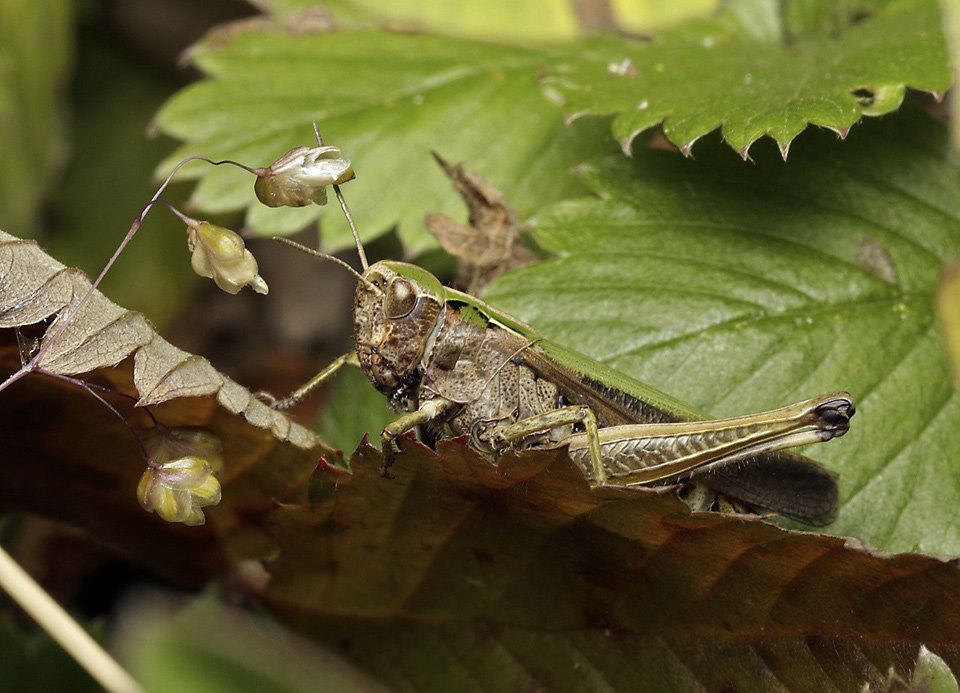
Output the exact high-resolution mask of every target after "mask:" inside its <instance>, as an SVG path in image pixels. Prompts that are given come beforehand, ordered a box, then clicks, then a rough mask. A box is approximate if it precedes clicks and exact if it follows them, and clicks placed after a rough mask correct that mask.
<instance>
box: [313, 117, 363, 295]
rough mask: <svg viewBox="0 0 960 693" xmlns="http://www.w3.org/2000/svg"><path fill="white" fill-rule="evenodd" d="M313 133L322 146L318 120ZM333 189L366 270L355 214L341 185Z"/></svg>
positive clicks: (318, 144)
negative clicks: (351, 212)
mask: <svg viewBox="0 0 960 693" xmlns="http://www.w3.org/2000/svg"><path fill="white" fill-rule="evenodd" d="M313 134H314V135H316V136H317V146H318V147H322V146H323V138H322V137H321V136H320V129H319V128H318V127H317V123H316V121H314V123H313ZM333 191H334V192H335V193H336V194H337V200H339V202H340V208H341V209H342V210H343V215H344V216H345V217H346V218H347V223H348V224H350V230H351V231H352V232H353V240H354V241H356V242H357V254H358V255H359V256H360V264H361V265H362V266H363V271H364V272H366V271H367V268H368V267H370V265H369V263H368V262H367V254H366V253H365V252H364V250H363V244H362V243H360V234H359V233H357V225H356V224H354V223H353V215H351V214H350V210H349V209H347V202H346V200H344V199H343V193H341V192H340V186H339V185H337V184H336V183H334V184H333ZM325 257H330V256H325ZM330 259H331V260H336V258H330ZM338 262H339V261H338ZM348 266H349V265H348ZM350 271H351V272H352V271H353V268H351V270H350ZM354 274H356V272H354ZM364 281H365V280H364ZM367 284H370V282H367Z"/></svg>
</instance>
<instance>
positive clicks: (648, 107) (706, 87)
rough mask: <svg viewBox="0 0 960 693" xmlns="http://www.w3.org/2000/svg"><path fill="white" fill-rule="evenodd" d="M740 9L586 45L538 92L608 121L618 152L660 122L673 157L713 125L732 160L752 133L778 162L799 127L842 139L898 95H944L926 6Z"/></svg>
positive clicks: (932, 9)
mask: <svg viewBox="0 0 960 693" xmlns="http://www.w3.org/2000/svg"><path fill="white" fill-rule="evenodd" d="M749 4H750V3H734V4H733V6H732V7H731V8H730V9H728V10H727V11H726V12H725V13H723V14H721V15H720V16H718V17H717V18H715V19H711V20H706V21H703V22H696V23H691V24H690V25H688V26H685V27H683V28H681V29H678V30H676V31H674V32H671V33H669V34H667V35H664V36H662V37H659V38H658V39H657V40H655V41H652V42H640V41H635V40H631V39H624V38H616V37H605V38H600V39H595V40H594V41H593V42H591V43H589V44H588V47H587V50H585V51H584V52H583V54H582V57H581V58H579V59H576V60H571V61H569V62H568V63H566V64H554V65H552V66H550V67H549V68H548V69H547V72H546V75H545V78H544V82H545V83H546V84H548V85H550V86H552V87H553V88H554V89H555V90H556V93H557V95H558V96H559V97H562V98H564V99H565V100H566V104H565V106H564V108H565V109H566V110H567V112H569V113H571V114H574V115H582V114H587V113H612V114H616V118H615V119H614V123H613V132H614V135H615V136H616V137H617V139H618V140H619V141H620V142H621V143H622V144H623V146H624V148H629V146H630V142H631V141H632V140H633V138H634V137H635V136H636V135H637V134H638V133H640V132H642V131H643V130H646V129H648V128H651V127H653V126H654V125H657V124H658V123H661V122H662V123H663V130H664V133H665V134H666V136H667V138H668V139H670V141H672V142H673V143H674V144H676V145H677V146H679V147H681V148H682V149H683V150H684V151H688V150H689V148H690V147H691V146H692V145H693V143H694V142H695V141H696V140H697V139H699V138H700V137H702V136H703V135H705V134H706V133H708V132H710V131H712V130H715V129H716V128H718V127H722V128H723V136H724V139H725V140H726V141H727V142H728V143H729V144H730V146H732V147H733V148H734V149H736V150H737V151H739V152H740V153H741V155H742V156H744V157H746V156H747V151H748V149H749V148H750V145H752V144H753V143H754V142H755V141H756V140H757V139H758V138H760V137H762V136H764V135H769V136H770V137H772V138H773V139H774V140H775V141H776V142H777V143H778V144H779V145H780V147H781V150H782V152H783V154H784V156H785V155H786V152H787V149H788V148H789V146H790V143H791V142H792V141H793V139H794V138H795V137H796V136H797V135H798V134H799V133H800V132H802V131H803V129H804V128H805V127H806V126H807V125H808V124H813V125H820V126H823V127H827V128H830V129H832V130H835V131H836V132H839V133H841V134H845V133H846V132H847V130H848V129H849V128H850V127H851V126H852V125H853V124H854V123H856V122H857V121H858V120H859V119H860V118H861V117H862V116H864V115H880V114H883V113H889V112H890V111H893V110H895V109H896V108H898V107H899V106H900V103H901V101H902V99H903V94H904V91H905V88H906V87H912V88H915V89H922V90H926V91H930V92H943V91H944V90H946V89H947V87H948V86H949V85H950V82H951V75H950V71H949V67H948V61H947V52H946V46H945V42H944V37H943V30H942V28H941V24H940V12H939V6H938V4H937V3H936V2H934V1H933V0H922V1H920V2H917V1H915V0H900V1H898V2H890V3H874V4H875V5H876V7H870V6H865V7H862V8H859V11H849V10H847V11H837V10H836V9H835V8H826V7H823V6H821V5H818V4H817V3H804V4H802V6H803V7H806V8H807V10H808V12H806V13H803V12H802V11H801V10H796V11H793V12H788V16H787V17H785V18H779V17H776V16H773V17H772V18H771V17H769V16H766V15H763V16H766V17H767V19H766V20H764V19H762V18H761V15H758V14H757V13H750V12H745V11H744V5H749ZM753 4H754V5H757V4H759V5H761V6H763V5H764V3H753ZM795 5H797V4H796V3H790V4H789V6H790V7H794V6H795ZM811 6H812V9H811ZM778 19H779V20H780V21H779V22H777V21H776V20H778ZM778 32H779V36H777V35H776V34H777V33H778Z"/></svg>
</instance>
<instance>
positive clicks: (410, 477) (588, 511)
mask: <svg viewBox="0 0 960 693" xmlns="http://www.w3.org/2000/svg"><path fill="white" fill-rule="evenodd" d="M401 448H402V452H401V454H400V455H399V457H398V460H397V464H396V465H395V467H394V472H395V474H396V479H395V480H392V481H388V480H384V479H382V478H380V477H379V476H378V473H377V469H378V467H379V465H380V462H381V458H380V454H379V452H378V451H377V450H375V449H373V448H371V447H369V446H361V448H360V449H358V450H357V452H356V453H355V454H354V457H353V459H352V461H351V468H352V469H353V470H354V475H353V478H345V479H341V480H338V481H339V486H338V487H337V488H336V489H335V491H334V489H333V488H332V484H331V485H330V486H331V488H330V489H328V490H329V492H330V495H329V496H328V497H327V498H326V499H325V500H322V501H318V502H316V503H315V504H314V505H309V506H308V505H284V506H281V507H279V508H278V509H277V510H276V511H275V512H274V513H273V515H272V517H271V524H272V529H273V532H274V534H275V536H276V538H277V541H278V543H279V544H280V546H281V549H282V551H281V554H280V556H279V558H277V560H275V561H274V562H272V563H271V564H270V565H269V566H268V567H269V569H270V571H271V572H272V574H273V580H272V581H271V583H270V586H269V589H268V591H267V592H266V594H265V599H266V602H267V604H268V605H269V606H270V607H271V608H272V609H273V610H274V612H275V613H277V614H279V615H280V616H281V617H282V618H284V619H285V620H287V621H289V622H291V623H292V624H295V625H296V626H297V627H298V628H300V629H302V630H304V631H306V632H308V633H310V634H312V635H313V636H314V637H317V638H318V639H320V640H322V641H325V642H326V643H328V644H330V645H331V646H332V647H336V648H339V649H340V651H341V652H343V653H344V654H345V655H346V656H347V657H349V658H351V659H353V660H354V661H356V662H357V663H359V664H360V665H362V666H364V667H365V668H366V669H367V670H368V671H371V672H372V673H374V674H375V675H376V676H377V677H378V678H380V679H381V680H382V681H384V682H385V683H387V684H388V685H389V686H391V687H392V688H394V689H397V690H418V691H430V690H437V691H446V690H531V689H544V690H584V689H589V690H708V691H713V690H739V691H770V690H778V691H811V690H851V691H852V690H881V689H882V687H883V685H884V684H885V682H886V681H888V680H889V677H890V675H891V672H893V673H895V674H896V675H897V676H899V677H901V678H902V679H903V680H910V677H911V674H912V671H913V669H914V667H915V666H916V664H917V660H918V656H919V653H920V652H921V648H922V646H926V648H928V649H929V650H931V651H933V652H935V653H936V654H937V655H938V656H939V657H941V658H943V659H944V660H945V661H946V663H947V665H948V666H949V667H950V668H951V669H952V670H953V671H954V672H955V671H957V668H958V665H960V571H958V569H957V568H958V566H957V562H956V561H943V560H939V559H934V558H930V557H926V556H921V555H915V554H903V555H895V556H893V555H885V554H881V553H879V552H876V551H873V550H870V549H868V548H866V547H864V546H862V545H860V544H859V543H858V542H856V541H853V540H845V539H843V538H838V537H830V536H825V535H819V534H814V533H802V532H792V531H787V530H784V529H781V528H779V527H776V526H774V525H771V524H768V523H766V522H763V521H760V520H756V519H744V518H739V517H731V516H722V515H715V514H694V515H692V514H690V512H689V511H688V510H687V508H686V506H685V505H683V504H682V503H681V502H680V501H679V500H678V499H677V498H676V497H674V496H673V495H672V494H671V493H670V492H666V491H660V492H654V491H650V490H613V489H606V490H602V491H591V490H590V489H589V488H588V486H587V484H586V482H585V481H584V479H583V476H582V474H581V473H580V472H579V470H578V469H577V468H576V467H575V466H574V465H573V464H572V463H571V462H570V461H569V459H567V457H566V456H565V455H562V454H546V453H533V454H532V453H530V452H525V453H522V454H520V455H512V454H511V455H507V456H505V457H504V458H503V459H501V462H500V465H499V466H498V467H494V466H492V465H490V464H489V463H487V462H486V461H484V460H482V459H481V458H479V457H478V456H477V455H476V454H474V453H473V452H472V451H470V450H469V449H468V448H466V447H465V445H464V444H462V443H461V442H458V441H442V442H441V443H440V444H439V446H438V452H439V455H438V454H435V453H433V452H431V451H429V450H428V449H426V448H425V447H423V446H422V445H420V444H418V443H415V442H412V441H410V440H408V439H405V440H403V441H402V445H401ZM319 495H320V494H319V493H318V488H317V487H316V485H315V487H314V497H315V498H316V497H318V496H319Z"/></svg>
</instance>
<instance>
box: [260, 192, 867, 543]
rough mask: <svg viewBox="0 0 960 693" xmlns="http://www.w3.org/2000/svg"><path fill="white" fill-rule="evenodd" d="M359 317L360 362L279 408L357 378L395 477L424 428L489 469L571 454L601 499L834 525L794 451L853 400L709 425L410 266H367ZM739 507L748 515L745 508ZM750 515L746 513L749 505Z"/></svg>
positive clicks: (830, 488)
mask: <svg viewBox="0 0 960 693" xmlns="http://www.w3.org/2000/svg"><path fill="white" fill-rule="evenodd" d="M334 189H335V190H336V192H337V196H338V198H339V199H340V203H341V206H342V207H343V208H344V212H345V213H346V214H347V219H348V221H349V222H350V226H351V228H352V229H353V233H354V238H355V240H356V244H357V251H358V254H359V256H360V261H361V264H362V267H363V272H362V273H360V272H357V271H356V270H354V269H353V268H351V267H350V266H349V265H347V264H346V263H344V262H343V261H341V260H339V259H337V258H334V257H332V256H329V255H326V254H324V253H320V252H318V251H315V250H313V249H311V248H307V247H305V246H302V245H300V244H297V243H294V242H292V241H289V240H286V239H282V238H280V239H277V240H281V241H284V242H286V243H288V244H289V245H293V246H295V247H297V248H299V249H301V250H303V251H305V252H307V253H310V254H313V255H316V256H318V257H321V258H324V259H328V260H331V261H333V262H336V263H338V264H340V265H342V266H344V267H346V268H347V269H348V270H350V271H351V272H353V274H354V275H356V277H357V279H358V284H357V290H356V296H355V301H354V307H353V318H354V328H355V345H356V348H355V350H354V351H352V352H350V353H348V354H345V355H343V356H341V357H340V358H338V359H336V360H335V361H334V362H333V363H332V364H331V365H330V366H328V367H327V368H326V369H324V370H323V371H322V372H321V373H319V374H318V375H317V376H315V377H314V378H313V379H312V380H310V381H309V382H308V383H306V384H305V385H304V386H303V387H301V388H300V389H298V390H297V391H296V392H294V393H293V394H292V395H290V396H289V397H288V398H286V399H285V400H282V401H279V402H274V403H273V404H274V406H276V407H278V408H282V407H286V406H290V405H292V404H294V403H296V402H299V401H300V400H302V399H303V398H304V397H306V396H307V395H308V394H309V393H310V392H312V391H313V390H314V389H315V388H317V387H318V386H319V385H320V384H321V383H323V382H324V381H326V380H327V379H328V378H330V377H331V376H332V375H333V374H334V373H335V372H336V371H337V370H339V369H340V368H341V367H343V366H344V365H351V366H355V367H359V368H360V370H361V371H362V372H363V373H364V374H365V375H366V376H367V378H369V380H370V382H371V383H372V384H373V386H374V387H375V388H377V390H379V391H380V392H381V393H383V394H384V395H385V396H386V397H387V400H388V405H389V407H390V409H391V410H393V411H395V412H397V413H399V414H400V416H399V418H397V419H396V420H395V421H393V422H392V423H391V424H389V425H387V426H386V428H384V429H383V431H382V433H381V436H380V437H381V444H382V449H383V467H382V468H381V473H382V474H383V476H385V477H389V468H390V466H391V465H392V464H393V461H394V456H395V452H394V441H395V440H396V439H397V438H398V437H399V436H401V435H403V434H404V433H406V432H408V431H410V430H412V429H414V428H416V427H418V426H426V427H428V429H430V431H431V433H433V434H434V436H435V437H438V438H442V437H455V436H466V437H467V439H468V440H469V443H470V445H471V447H472V448H473V449H475V450H476V451H478V452H479V453H480V454H481V455H483V456H485V457H486V458H487V459H489V460H491V461H496V460H497V459H498V458H499V456H500V455H501V454H502V453H503V452H504V451H506V450H524V449H531V448H536V449H555V448H566V450H567V452H568V453H569V455H570V457H571V459H572V460H573V461H574V462H575V463H576V464H577V465H578V466H579V467H580V469H581V470H582V471H583V472H584V475H585V476H586V478H587V480H588V482H589V483H590V485H591V486H592V487H600V486H638V485H668V484H681V485H682V493H685V500H686V501H687V502H688V504H689V505H690V506H691V507H692V508H693V509H694V510H707V509H710V508H711V507H714V505H715V503H716V504H717V505H718V506H719V507H720V508H721V509H727V510H734V511H742V510H746V509H747V508H749V507H751V506H759V507H760V508H765V509H767V510H771V511H774V512H776V513H779V514H781V515H783V516H785V517H789V518H792V519H794V520H797V521H799V522H802V523H805V524H809V525H814V526H822V525H826V524H829V523H830V522H832V521H833V519H834V518H835V516H836V513H837V502H838V493H837V485H836V475H835V474H833V473H831V472H829V471H828V470H826V469H825V468H823V467H822V466H820V465H819V464H818V463H816V462H814V461H812V460H809V459H807V458H805V457H801V456H800V455H797V454H793V453H790V452H785V449H786V448H790V447H794V446H799V445H807V444H810V443H817V442H822V441H827V440H830V439H831V438H835V437H839V436H842V435H843V434H844V433H846V432H847V430H848V429H849V425H850V417H852V416H853V414H854V412H855V407H854V404H853V401H852V400H851V399H850V396H849V395H848V394H847V393H845V392H836V393H833V394H829V395H823V396H820V397H814V398H812V399H808V400H805V401H803V402H799V403H797V404H793V405H790V406H786V407H783V408H781V409H775V410H772V411H768V412H764V413H760V414H753V415H748V416H740V417H734V418H728V419H714V420H711V419H710V418H709V417H708V416H707V415H705V414H703V413H701V412H699V411H697V410H695V409H693V408H691V407H689V406H687V405H686V404H684V403H682V402H680V401H679V400H676V399H674V398H672V397H670V396H669V395H666V394H664V393H662V392H659V391H658V390H656V389H654V388H652V387H650V386H648V385H645V384H643V383H641V382H639V381H637V380H634V379H632V378H630V377H628V376H626V375H624V374H622V373H619V372H617V371H615V370H613V369H611V368H609V367H607V366H605V365H603V364H601V363H599V362H597V361H594V360H593V359H590V358H589V357H587V356H584V355H582V354H579V353H576V352H574V351H572V350H570V349H567V348H565V347H562V346H560V345H558V344H554V343H551V342H550V341H548V340H546V339H544V337H543V335H541V334H540V333H539V332H537V331H536V330H534V329H533V328H532V327H530V326H529V325H526V324H524V323H523V322H521V321H520V320H518V319H516V318H514V317H512V316H510V315H508V314H506V313H504V312H503V311H500V310H497V309H496V308H494V307H492V306H490V305H488V304H486V303H484V302H483V301H482V300H480V299H478V298H476V297H474V296H472V295H469V294H466V293H463V292H460V291H456V290H454V289H451V288H447V287H445V286H444V285H443V284H442V283H441V282H440V280H438V279H437V278H436V277H435V276H433V275H432V274H431V273H429V272H428V271H426V270H424V269H423V268H421V267H418V266H416V265H412V264H408V263H405V262H398V261H391V260H383V261H380V262H377V263H375V264H373V265H369V264H368V263H367V259H366V256H365V253H364V250H363V246H362V244H361V243H360V239H359V235H358V234H357V231H356V228H355V226H354V224H353V222H352V218H351V217H350V215H349V212H348V211H347V208H346V205H345V203H344V202H343V198H342V196H341V194H340V190H339V188H338V187H337V186H336V185H335V186H334ZM738 501H739V502H738ZM744 504H745V505H744Z"/></svg>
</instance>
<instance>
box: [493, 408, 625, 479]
mask: <svg viewBox="0 0 960 693" xmlns="http://www.w3.org/2000/svg"><path fill="white" fill-rule="evenodd" d="M578 423H581V424H583V427H584V429H585V430H584V432H583V433H581V434H579V435H580V436H581V440H584V441H585V442H586V444H587V449H588V451H589V453H590V464H591V466H592V467H593V474H594V478H596V479H602V481H601V482H600V483H605V482H606V480H607V472H606V469H605V468H604V466H603V458H602V457H601V456H600V436H599V433H598V427H597V417H596V415H595V414H594V413H593V411H592V410H591V409H590V407H587V406H569V407H560V408H559V409H553V410H551V411H548V412H544V413H543V414H538V415H537V416H531V417H529V418H526V419H522V420H520V421H517V422H516V423H512V424H509V425H508V426H503V427H502V428H498V429H497V430H496V431H494V433H493V435H492V436H491V440H492V442H493V445H494V447H495V448H497V449H498V450H499V449H502V448H505V447H508V446H509V445H510V444H511V443H513V442H514V441H517V440H522V439H523V438H525V437H526V436H529V435H531V434H533V433H540V432H542V431H548V430H550V429H551V428H556V427H558V426H568V425H570V424H578Z"/></svg>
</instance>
